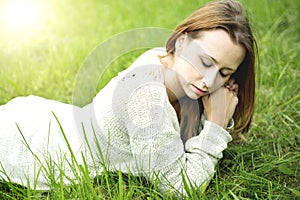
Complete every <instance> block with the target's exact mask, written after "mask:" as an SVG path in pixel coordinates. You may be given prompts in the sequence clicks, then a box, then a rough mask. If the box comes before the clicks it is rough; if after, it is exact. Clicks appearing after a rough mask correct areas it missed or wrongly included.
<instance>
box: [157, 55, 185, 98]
mask: <svg viewBox="0 0 300 200" xmlns="http://www.w3.org/2000/svg"><path fill="white" fill-rule="evenodd" d="M174 59H175V58H174V56H173V55H172V54H169V55H167V56H164V57H161V58H160V61H161V63H162V65H163V73H164V84H165V86H166V88H167V94H168V98H169V101H170V103H175V102H177V101H178V99H180V98H182V97H183V96H184V91H183V89H182V86H181V84H180V81H179V76H178V73H177V71H176V70H175V66H174Z"/></svg>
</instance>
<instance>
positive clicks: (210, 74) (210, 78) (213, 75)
mask: <svg viewBox="0 0 300 200" xmlns="http://www.w3.org/2000/svg"><path fill="white" fill-rule="evenodd" d="M216 68H217V67H216ZM216 68H210V70H207V71H206V73H205V76H204V77H203V79H202V81H203V82H204V83H205V85H206V87H207V88H208V89H210V88H212V87H213V86H214V84H215V81H216V79H217V75H218V69H216Z"/></svg>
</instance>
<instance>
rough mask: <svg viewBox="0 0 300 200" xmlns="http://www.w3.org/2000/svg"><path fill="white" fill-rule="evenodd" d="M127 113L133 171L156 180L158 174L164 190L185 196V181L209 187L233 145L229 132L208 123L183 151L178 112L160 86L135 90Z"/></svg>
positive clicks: (153, 85)
mask: <svg viewBox="0 0 300 200" xmlns="http://www.w3.org/2000/svg"><path fill="white" fill-rule="evenodd" d="M127 111H128V116H129V117H128V121H127V122H126V124H127V129H128V132H129V136H130V146H131V151H132V154H133V156H134V157H135V160H136V166H135V167H134V168H135V169H137V170H138V171H139V174H142V175H144V176H147V177H149V178H150V179H154V177H153V173H155V175H156V176H157V177H158V178H159V179H160V181H161V182H162V184H161V185H160V188H161V189H162V190H169V189H172V190H174V189H175V190H177V191H179V192H181V193H185V192H186V191H185V189H184V180H183V177H184V179H186V181H187V182H188V183H189V182H190V185H193V186H197V187H199V186H202V185H206V183H207V182H208V181H209V180H210V179H211V177H212V176H213V174H214V167H215V165H216V163H217V161H218V159H220V158H222V151H223V150H224V149H225V148H226V147H227V143H228V142H230V141H231V136H230V135H229V134H228V132H227V131H225V130H224V129H223V128H221V127H220V126H218V125H216V124H215V123H213V122H209V121H205V123H204V127H203V130H202V131H201V133H200V134H199V135H198V136H195V137H192V138H190V139H189V140H188V141H187V142H186V146H185V149H184V146H183V143H182V140H181V138H180V129H179V124H178V120H177V116H176V113H175V110H174V109H173V107H172V105H171V104H170V103H169V100H168V97H167V94H166V91H165V88H164V87H163V86H162V85H159V84H148V85H143V86H141V87H140V88H138V89H136V90H135V91H134V92H133V94H131V96H130V98H129V100H128V104H127Z"/></svg>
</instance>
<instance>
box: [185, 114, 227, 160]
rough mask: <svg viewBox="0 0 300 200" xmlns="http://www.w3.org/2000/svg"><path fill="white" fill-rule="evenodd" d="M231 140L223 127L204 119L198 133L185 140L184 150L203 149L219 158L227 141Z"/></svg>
mask: <svg viewBox="0 0 300 200" xmlns="http://www.w3.org/2000/svg"><path fill="white" fill-rule="evenodd" d="M231 140H232V137H231V135H230V134H229V133H228V132H227V131H226V130H225V129H223V128H222V127H221V126H219V125H217V124H215V123H213V122H211V121H207V120H206V121H205V122H204V126H203V130H202V131H201V132H200V134H199V135H198V136H196V137H192V138H190V139H189V140H188V141H187V142H186V150H187V151H189V152H195V151H204V152H206V153H207V154H209V155H211V156H213V157H216V158H218V159H220V158H222V157H223V155H222V152H223V150H224V149H226V148H227V143H228V142H230V141H231Z"/></svg>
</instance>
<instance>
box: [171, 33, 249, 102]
mask: <svg viewBox="0 0 300 200" xmlns="http://www.w3.org/2000/svg"><path fill="white" fill-rule="evenodd" d="M176 49H177V51H176V54H175V55H177V56H176V58H175V63H174V68H173V69H174V70H175V71H176V73H177V74H178V76H179V82H180V85H181V87H182V89H183V91H184V93H185V95H187V96H188V97H190V98H192V99H198V98H200V97H202V96H204V95H207V94H209V93H213V92H214V91H216V90H217V89H218V88H220V87H222V86H223V85H224V83H225V82H227V81H228V80H229V78H230V76H231V75H232V74H233V73H234V72H235V71H236V70H237V68H238V66H239V65H240V64H241V63H242V61H243V59H244V57H245V48H244V47H242V46H241V45H239V44H235V43H233V42H232V40H231V38H230V36H229V35H228V34H227V32H225V31H224V30H222V29H214V30H209V31H201V33H200V34H199V37H198V38H197V39H191V38H186V37H185V36H181V37H180V38H178V39H177V42H176Z"/></svg>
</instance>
